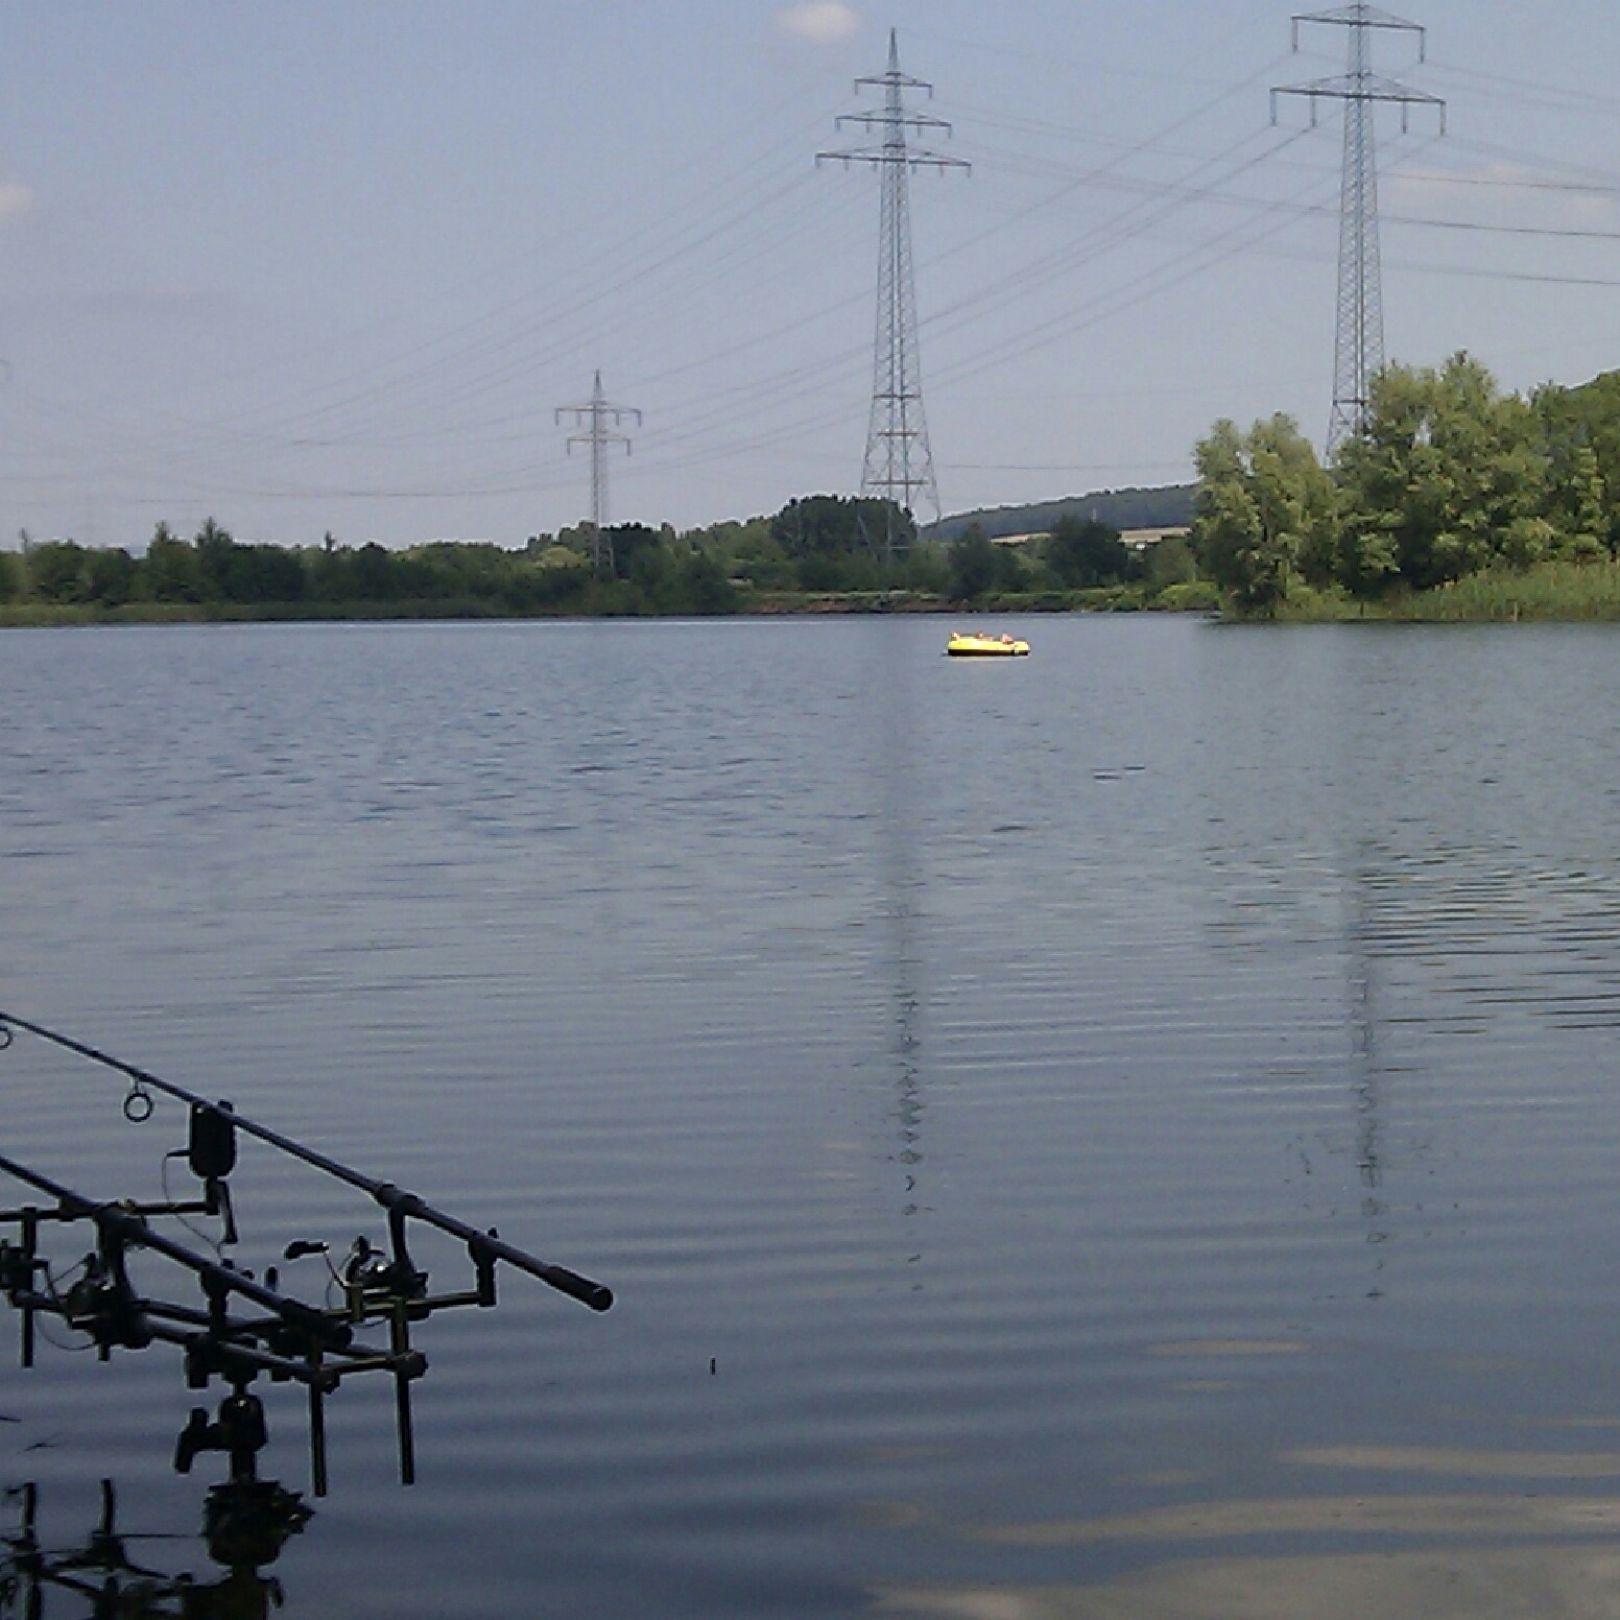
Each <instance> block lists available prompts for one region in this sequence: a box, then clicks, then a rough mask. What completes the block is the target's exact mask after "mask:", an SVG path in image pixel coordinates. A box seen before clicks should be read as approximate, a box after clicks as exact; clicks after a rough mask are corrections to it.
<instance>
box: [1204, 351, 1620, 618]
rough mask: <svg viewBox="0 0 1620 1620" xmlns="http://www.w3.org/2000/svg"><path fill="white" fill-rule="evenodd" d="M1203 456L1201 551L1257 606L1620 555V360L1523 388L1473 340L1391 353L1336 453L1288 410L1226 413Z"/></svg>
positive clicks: (1396, 590) (1242, 605) (1388, 591)
mask: <svg viewBox="0 0 1620 1620" xmlns="http://www.w3.org/2000/svg"><path fill="white" fill-rule="evenodd" d="M1195 459H1196V462H1197V468H1198V475H1199V486H1198V495H1197V506H1196V514H1197V515H1196V518H1195V521H1194V542H1195V546H1196V548H1197V551H1198V554H1199V557H1200V559H1201V562H1202V564H1203V566H1204V568H1205V569H1206V570H1207V571H1208V573H1209V575H1210V577H1211V579H1212V580H1213V581H1214V582H1215V583H1216V584H1217V585H1218V586H1219V587H1220V589H1221V590H1222V591H1224V592H1226V593H1227V594H1228V596H1229V597H1230V598H1231V600H1232V601H1233V602H1234V603H1235V604H1236V605H1237V607H1238V608H1239V609H1241V610H1243V611H1245V612H1248V613H1252V614H1258V615H1268V614H1275V613H1277V612H1279V611H1281V610H1283V609H1284V608H1285V607H1286V606H1287V605H1288V604H1289V603H1290V602H1291V601H1293V600H1295V599H1297V598H1300V597H1309V596H1311V595H1312V594H1313V593H1314V594H1318V595H1324V594H1325V595H1329V596H1337V597H1340V598H1343V599H1345V600H1347V601H1350V602H1362V603H1375V602H1384V601H1389V600H1391V599H1395V598H1399V597H1402V596H1404V595H1407V594H1409V593H1413V592H1422V591H1435V590H1438V589H1444V588H1448V587H1451V586H1454V585H1456V584H1457V583H1458V582H1460V581H1462V580H1465V579H1467V578H1468V577H1469V576H1472V575H1479V574H1488V573H1493V572H1508V573H1515V574H1524V573H1527V572H1529V571H1531V570H1534V569H1535V568H1537V566H1538V565H1541V564H1547V563H1564V564H1574V565H1580V564H1586V563H1596V562H1600V561H1604V560H1608V559H1613V558H1615V557H1617V556H1620V373H1610V374H1607V375H1605V376H1602V377H1599V378H1598V379H1597V380H1596V381H1594V382H1592V383H1588V384H1586V385H1585V386H1584V387H1581V388H1574V389H1568V388H1561V387H1556V386H1553V385H1548V386H1546V387H1544V388H1540V389H1538V390H1536V391H1535V392H1533V393H1532V394H1530V395H1529V396H1528V397H1521V396H1519V395H1516V394H1504V393H1503V392H1502V390H1501V389H1500V388H1499V387H1498V385H1497V383H1496V381H1495V379H1494V378H1493V377H1492V376H1491V374H1490V372H1489V371H1488V370H1487V369H1486V368H1485V367H1484V366H1482V365H1481V364H1480V363H1479V362H1478V361H1477V360H1475V359H1473V358H1472V357H1471V356H1469V355H1467V354H1457V355H1454V356H1453V357H1452V358H1451V359H1450V360H1448V361H1447V362H1446V363H1445V364H1444V365H1443V366H1440V367H1438V368H1415V367H1408V366H1391V367H1389V368H1388V369H1386V370H1385V371H1384V372H1382V373H1381V374H1380V375H1379V376H1378V377H1377V378H1376V379H1375V381H1374V383H1373V385H1372V390H1371V398H1370V400H1369V402H1368V409H1367V412H1366V416H1365V420H1364V421H1363V423H1362V425H1361V427H1360V429H1359V431H1357V432H1356V433H1354V434H1353V435H1350V436H1349V437H1347V438H1346V439H1344V440H1343V442H1342V443H1341V444H1340V445H1339V447H1338V449H1337V451H1336V452H1335V454H1334V455H1333V456H1332V458H1331V459H1330V460H1329V462H1328V463H1327V464H1326V465H1324V464H1323V463H1322V462H1321V461H1320V460H1318V458H1317V455H1316V452H1315V450H1314V449H1313V448H1312V447H1311V445H1310V444H1309V443H1308V442H1307V441H1306V440H1305V438H1304V437H1303V436H1302V435H1301V433H1300V431H1299V429H1298V427H1297V426H1296V424H1295V423H1294V422H1293V420H1292V419H1291V418H1289V417H1287V416H1280V415H1279V416H1274V417H1272V418H1271V419H1270V420H1269V421H1264V422H1257V423H1255V424H1254V426H1253V427H1251V428H1250V429H1249V430H1248V431H1247V432H1243V431H1240V430H1239V429H1238V427H1237V426H1236V425H1235V424H1234V423H1232V422H1230V421H1221V422H1218V423H1216V424H1215V427H1214V428H1213V430H1212V431H1211V432H1210V434H1209V436H1208V437H1207V438H1205V439H1204V440H1202V441H1201V442H1200V443H1199V445H1198V447H1197V451H1196V457H1195Z"/></svg>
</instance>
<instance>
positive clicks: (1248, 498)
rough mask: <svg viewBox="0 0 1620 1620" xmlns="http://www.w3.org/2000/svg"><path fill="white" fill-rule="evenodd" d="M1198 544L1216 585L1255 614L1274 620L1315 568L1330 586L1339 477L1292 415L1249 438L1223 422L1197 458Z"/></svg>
mask: <svg viewBox="0 0 1620 1620" xmlns="http://www.w3.org/2000/svg"><path fill="white" fill-rule="evenodd" d="M1194 460H1195V462H1196V464H1197V467H1198V476H1199V487H1198V496H1197V507H1196V517H1195V520H1194V525H1193V535H1194V544H1195V546H1196V548H1197V550H1198V553H1199V555H1200V557H1201V558H1202V560H1203V564H1204V567H1205V569H1206V570H1207V572H1208V573H1209V576H1210V578H1211V579H1213V580H1214V581H1215V583H1216V584H1217V585H1218V586H1219V587H1220V588H1221V589H1222V590H1223V591H1225V592H1226V593H1227V594H1228V595H1230V596H1231V597H1232V599H1233V600H1234V601H1235V602H1236V603H1237V604H1238V606H1239V607H1241V608H1243V609H1244V610H1245V611H1247V612H1251V613H1262V614H1273V613H1275V612H1276V610H1277V609H1278V608H1279V607H1280V606H1281V605H1282V603H1283V602H1284V601H1286V600H1287V597H1288V593H1289V590H1290V589H1291V588H1292V586H1293V585H1294V584H1295V583H1296V582H1297V581H1298V580H1299V579H1300V577H1301V575H1302V572H1303V569H1304V568H1307V567H1308V568H1309V569H1310V570H1311V573H1312V575H1313V576H1314V578H1313V582H1320V583H1325V582H1326V576H1327V575H1329V574H1330V573H1331V566H1332V564H1331V559H1332V556H1333V551H1334V541H1335V536H1336V523H1337V508H1336V503H1335V500H1334V494H1333V485H1332V481H1331V479H1330V478H1329V477H1328V476H1327V474H1326V473H1325V472H1324V471H1323V470H1322V467H1321V465H1320V464H1319V463H1318V461H1317V459H1316V452H1315V451H1314V450H1312V448H1311V446H1310V444H1309V442H1308V441H1307V440H1306V439H1305V438H1304V437H1303V435H1301V433H1300V431H1299V428H1298V426H1297V425H1296V424H1295V423H1294V421H1293V419H1292V418H1291V417H1287V416H1280V415H1279V416H1273V417H1272V418H1271V419H1270V420H1269V421H1267V422H1257V423H1255V425H1254V426H1253V427H1252V428H1251V429H1250V430H1249V432H1248V433H1247V434H1244V433H1241V432H1239V430H1238V428H1237V426H1236V424H1234V423H1232V422H1230V421H1225V420H1223V421H1220V422H1217V423H1216V424H1215V427H1214V429H1213V430H1212V432H1211V433H1210V435H1209V437H1208V438H1206V439H1204V440H1203V441H1201V442H1200V444H1199V445H1198V447H1197V450H1196V451H1195V452H1194Z"/></svg>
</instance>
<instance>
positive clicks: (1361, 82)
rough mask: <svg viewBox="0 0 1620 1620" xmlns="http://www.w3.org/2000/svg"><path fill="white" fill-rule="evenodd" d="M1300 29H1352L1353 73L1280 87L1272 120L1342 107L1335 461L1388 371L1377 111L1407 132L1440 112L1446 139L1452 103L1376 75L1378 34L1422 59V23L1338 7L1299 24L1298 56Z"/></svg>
mask: <svg viewBox="0 0 1620 1620" xmlns="http://www.w3.org/2000/svg"><path fill="white" fill-rule="evenodd" d="M1302 23H1332V24H1335V25H1337V26H1338V27H1341V28H1348V29H1349V30H1350V71H1349V72H1348V73H1346V74H1344V75H1343V76H1342V77H1334V78H1328V79H1313V80H1311V81H1310V82H1309V83H1306V84H1284V85H1278V86H1277V87H1276V88H1275V89H1273V90H1272V92H1271V118H1272V122H1273V123H1275V122H1276V120H1277V97H1278V96H1306V97H1308V98H1309V100H1310V103H1311V122H1312V123H1313V124H1314V123H1315V122H1316V115H1317V105H1318V103H1319V102H1321V101H1324V100H1326V101H1342V102H1343V103H1344V178H1343V181H1342V183H1341V190H1340V206H1339V321H1338V336H1337V338H1336V340H1335V345H1334V354H1333V414H1332V416H1331V418H1330V419H1329V423H1328V439H1327V448H1328V453H1329V454H1330V455H1331V454H1332V453H1333V451H1334V450H1335V449H1337V448H1338V446H1339V444H1340V442H1341V441H1342V440H1343V439H1345V438H1347V437H1348V436H1349V435H1351V434H1353V433H1355V432H1357V431H1358V430H1359V429H1360V427H1361V425H1362V423H1363V422H1365V420H1366V417H1367V405H1368V400H1369V397H1370V395H1371V392H1372V380H1373V378H1374V377H1376V376H1377V375H1378V373H1379V372H1380V371H1382V370H1383V368H1384V299H1383V287H1382V281H1381V275H1380V264H1379V256H1378V156H1377V133H1376V130H1375V127H1374V118H1373V107H1374V105H1375V104H1376V103H1378V102H1380V101H1391V102H1394V103H1396V104H1397V105H1398V106H1399V107H1400V109H1401V129H1402V131H1403V132H1404V131H1405V130H1406V128H1407V123H1408V119H1409V117H1410V115H1411V110H1412V108H1413V107H1415V106H1417V107H1435V108H1437V109H1438V110H1439V113H1440V133H1441V134H1442V135H1444V134H1445V132H1446V104H1445V102H1444V101H1442V100H1441V99H1440V97H1438V96H1431V95H1427V94H1425V93H1424V92H1423V91H1421V90H1413V89H1412V88H1410V86H1408V85H1404V84H1401V83H1399V82H1398V81H1397V80H1395V79H1386V78H1384V77H1383V76H1382V75H1381V74H1377V73H1374V72H1373V70H1372V35H1373V30H1374V29H1389V30H1392V31H1395V32H1399V33H1408V34H1416V35H1417V36H1418V60H1419V61H1420V62H1421V61H1422V60H1423V59H1424V55H1425V53H1426V50H1427V44H1428V31H1427V30H1426V29H1425V28H1423V27H1422V26H1421V25H1420V24H1418V23H1412V22H1407V21H1405V20H1404V19H1403V18H1400V17H1395V16H1392V15H1391V14H1390V13H1389V12H1387V11H1381V10H1380V9H1379V8H1378V7H1377V6H1370V5H1353V6H1340V7H1338V8H1337V9H1335V10H1333V11H1313V12H1306V13H1302V14H1300V15H1298V16H1296V17H1295V18H1294V49H1295V50H1296V51H1297V50H1298V49H1299V30H1300V25H1301V24H1302Z"/></svg>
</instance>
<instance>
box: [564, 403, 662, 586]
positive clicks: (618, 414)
mask: <svg viewBox="0 0 1620 1620" xmlns="http://www.w3.org/2000/svg"><path fill="white" fill-rule="evenodd" d="M627 416H633V417H634V418H635V419H636V422H637V424H638V425H639V424H640V422H641V412H640V411H638V410H637V409H636V408H635V407H634V406H633V405H610V404H609V403H608V401H607V398H606V396H605V395H604V394H603V393H602V373H601V372H600V371H599V372H597V374H596V386H595V388H593V389H592V390H591V397H590V399H589V400H588V401H586V403H585V404H583V405H559V406H558V407H557V421H558V423H559V424H560V423H561V422H562V420H563V418H564V417H572V418H573V419H574V425H575V426H577V427H579V426H582V427H584V429H585V431H584V432H583V433H575V434H572V435H570V437H569V440H568V453H569V454H570V455H572V454H573V453H574V446H575V445H576V444H588V445H589V446H590V447H591V568H592V571H593V572H595V573H598V574H600V573H601V572H602V565H603V564H604V563H606V565H607V572H608V573H610V574H611V573H612V572H613V542H612V540H611V539H609V538H608V534H607V530H606V528H605V525H606V523H607V515H608V479H607V451H608V447H609V446H610V445H615V444H622V445H623V446H624V453H625V454H626V455H629V454H630V440H629V437H628V436H627V435H625V434H623V433H619V432H616V431H615V430H616V429H617V427H618V425H619V423H620V422H622V421H623V420H624V419H625V418H626V417H627Z"/></svg>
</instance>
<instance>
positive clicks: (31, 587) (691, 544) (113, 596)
mask: <svg viewBox="0 0 1620 1620" xmlns="http://www.w3.org/2000/svg"><path fill="white" fill-rule="evenodd" d="M602 538H603V539H604V541H605V542H606V544H604V545H603V546H602V547H600V548H595V547H593V546H592V543H591V542H592V539H593V536H592V535H591V532H590V529H589V527H588V526H584V525H582V526H579V527H576V528H572V529H565V530H563V531H562V532H561V533H559V534H537V535H533V536H530V537H529V539H528V540H527V542H526V543H525V544H524V545H523V546H521V547H517V548H506V547H502V546H499V545H495V544H493V543H489V542H472V541H435V542H431V543H428V544H424V545H417V546H412V547H409V548H407V549H404V550H390V549H389V548H387V547H384V546H381V545H378V544H377V543H375V542H368V543H366V544H362V545H358V546H356V545H349V544H340V543H339V542H338V541H337V540H336V539H335V538H334V537H333V536H332V535H331V534H330V533H328V534H327V535H326V536H325V537H324V539H323V540H322V542H321V543H320V544H319V545H309V546H281V545H275V544H268V543H262V542H261V543H250V542H245V541H240V540H237V539H236V538H235V537H234V536H233V535H232V534H231V533H230V531H229V530H227V529H226V528H224V527H223V526H222V525H221V524H219V523H218V522H217V521H216V520H214V519H212V518H210V519H209V520H208V521H207V522H205V523H204V524H203V525H202V527H201V528H200V529H198V531H197V532H196V533H195V534H194V535H193V536H192V537H191V538H190V539H184V538H181V537H180V536H179V535H177V534H176V533H174V532H173V530H171V529H170V527H169V526H168V525H167V524H166V523H160V524H159V525H158V526H157V529H156V531H155V532H154V533H153V535H152V537H151V539H150V540H149V541H148V542H147V544H146V546H145V548H144V550H142V549H138V548H137V549H133V550H132V549H130V548H126V547H121V546H114V547H92V546H85V545H81V544H80V543H78V542H77V541H75V540H68V539H63V540H50V541H34V540H32V539H30V538H29V537H28V536H27V535H24V536H23V544H22V548H21V550H20V551H19V552H0V604H6V603H24V604H42V605H44V606H46V607H49V608H51V609H54V610H73V609H82V610H84V611H86V612H92V613H94V612H104V611H109V610H122V611H123V612H124V613H125V614H127V615H129V616H139V614H140V611H141V609H142V607H143V605H146V604H155V605H160V606H161V607H162V608H163V610H164V611H165V612H168V613H174V614H177V615H182V616H191V615H193V614H195V615H197V616H208V615H210V614H220V615H237V616H243V617H255V616H261V615H262V616H312V617H313V616H323V615H331V616H340V615H348V614H353V613H389V614H407V613H420V614H423V615H433V616H444V615H455V616H478V615H503V616H504V615H516V616H526V615H542V614H714V613H729V612H734V611H737V610H739V609H740V608H746V607H748V606H758V605H760V603H761V601H762V600H767V601H768V600H771V599H777V600H779V601H780V603H781V605H784V606H791V605H792V604H793V600H794V599H796V598H803V597H805V596H807V595H808V596H819V597H837V596H845V597H851V596H876V597H882V598H888V597H892V596H894V595H895V594H897V593H899V594H904V595H909V596H917V597H932V598H937V599H940V600H942V601H949V602H956V603H966V604H973V603H977V602H982V601H985V600H986V599H991V598H994V599H997V600H998V601H1007V600H1012V599H1020V598H1022V599H1032V598H1042V597H1043V596H1044V597H1056V598H1061V599H1062V600H1053V601H1050V602H1043V603H1042V605H1067V597H1068V596H1069V595H1072V594H1073V593H1076V592H1086V591H1097V590H1107V589H1122V588H1135V589H1137V590H1138V591H1139V592H1151V591H1153V590H1157V589H1160V588H1162V587H1164V586H1168V585H1173V584H1177V583H1181V582H1185V581H1188V580H1191V579H1193V578H1194V577H1195V575H1196V567H1195V564H1194V562H1193V559H1192V557H1191V554H1190V553H1189V552H1188V550H1187V548H1186V547H1185V546H1184V545H1180V543H1179V542H1167V543H1165V544H1164V545H1161V546H1160V547H1159V548H1157V550H1156V552H1155V554H1154V555H1153V556H1152V557H1151V558H1148V559H1144V558H1143V557H1141V556H1139V555H1138V554H1137V553H1135V552H1133V551H1131V550H1130V549H1129V548H1128V547H1126V545H1125V544H1124V542H1123V541H1122V540H1121V539H1120V536H1119V532H1118V530H1116V529H1114V528H1111V527H1110V526H1109V525H1107V524H1105V523H1101V522H1098V521H1095V520H1093V519H1080V518H1077V517H1067V518H1064V519H1062V520H1060V521H1059V522H1058V524H1057V525H1056V527H1055V528H1054V530H1053V532H1052V533H1051V535H1050V536H1046V537H1043V538H1042V539H1041V540H1039V541H1038V542H1035V543H1033V544H1031V545H1028V546H1016V547H1015V546H1004V545H996V544H995V543H994V542H993V541H992V540H991V539H990V538H988V537H987V536H986V535H985V534H984V533H983V531H982V530H980V529H978V528H977V527H974V528H970V529H969V530H968V531H967V533H965V534H964V535H962V536H961V537H959V538H958V539H956V540H953V541H951V542H949V543H946V542H940V541H933V540H929V539H927V538H924V537H922V536H920V535H919V534H918V531H917V528H916V525H915V523H914V522H913V521H912V518H911V517H910V515H909V514H908V513H906V512H904V511H902V510H900V509H899V508H898V507H896V506H894V505H893V504H892V503H890V502H888V501H885V500H874V499H863V498H851V497H847V496H838V495H812V496H807V497H802V498H799V499H795V500H792V501H789V502H788V503H787V505H786V506H784V507H783V508H782V509H781V510H780V511H778V512H776V513H775V514H773V515H770V516H762V517H754V518H749V519H746V520H743V521H728V522H723V523H716V524H712V525H709V526H708V527H705V528H699V529H692V530H687V531H685V532H677V531H676V530H675V529H673V528H672V527H670V526H669V525H667V524H666V525H663V526H662V527H660V528H656V529H655V528H652V527H650V526H648V525H645V524H637V523H629V524H619V525H616V526H615V527H613V528H611V529H609V530H606V531H605V532H604V535H603V537H602ZM598 551H599V553H600V556H601V558H602V559H603V563H604V566H602V567H600V568H598V567H596V566H594V565H593V556H595V555H596V554H597V553H598Z"/></svg>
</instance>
